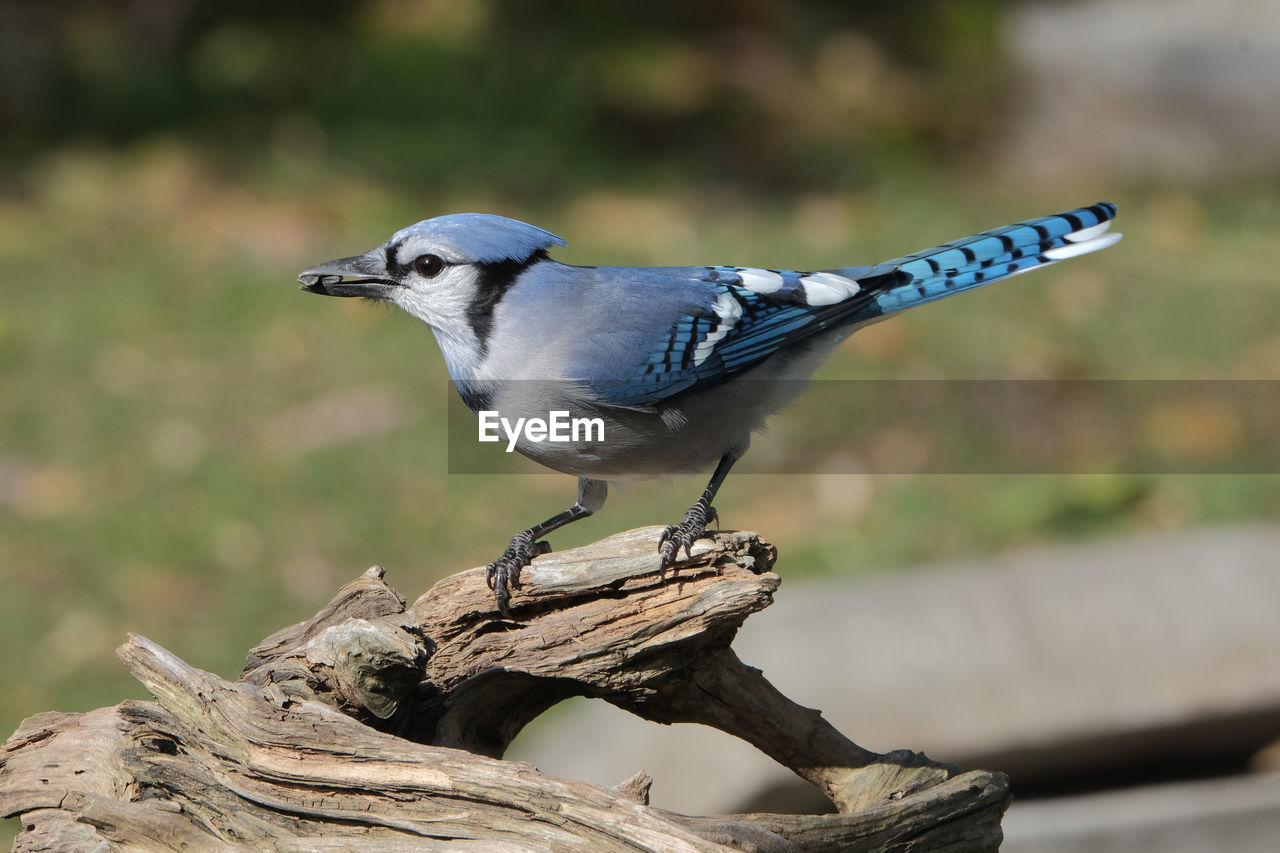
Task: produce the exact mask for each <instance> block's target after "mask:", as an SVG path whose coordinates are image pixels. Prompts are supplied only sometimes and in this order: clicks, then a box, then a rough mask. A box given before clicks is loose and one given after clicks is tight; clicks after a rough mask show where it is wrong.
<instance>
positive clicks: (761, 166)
mask: <svg viewBox="0 0 1280 853" xmlns="http://www.w3.org/2000/svg"><path fill="white" fill-rule="evenodd" d="M1022 6H1023V4H1017V3H1013V2H1000V0H982V2H972V3H965V4H956V3H945V2H941V1H940V0H936V2H919V3H905V4H880V3H870V2H811V3H807V4H803V5H802V6H801V5H798V4H797V5H795V6H793V5H792V4H787V3H783V2H777V1H776V0H774V1H773V2H771V0H740V2H730V1H729V0H715V2H706V3H698V4H691V3H682V2H646V3H615V4H595V3H586V2H554V3H542V4H531V3H518V2H514V0H511V1H510V2H504V0H465V2H457V1H456V0H450V1H449V2H446V0H429V1H428V2H413V1H412V0H378V2H370V3H355V2H316V0H312V2H307V3H302V2H294V0H286V2H278V3H273V4H259V3H250V2H243V1H242V2H216V3H215V2H212V0H164V1H163V2H162V0H155V2H147V0H111V2H103V0H97V2H88V0H85V1H84V2H65V3H60V4H56V8H55V4H40V3H36V2H30V3H23V2H17V3H14V2H9V3H4V4H0V13H2V14H3V26H2V27H0V70H2V71H3V80H2V83H0V122H2V123H3V128H4V132H3V135H2V136H0V151H2V153H3V158H4V159H3V162H4V163H5V168H4V169H3V171H2V173H0V269H2V270H3V282H4V283H3V285H2V287H3V291H2V292H3V299H2V300H0V588H2V589H3V594H2V595H0V642H2V643H3V646H4V648H5V650H6V654H5V655H4V656H3V658H2V659H0V684H3V685H4V690H2V691H0V731H2V732H4V733H6V734H7V733H8V732H9V731H11V730H12V729H13V728H14V727H16V726H17V724H18V722H19V721H20V720H21V719H22V718H24V717H26V716H28V715H30V714H33V713H36V712H38V711H43V710H48V709H53V708H56V709H60V710H82V709H89V708H93V707H96V706H100V705H109V704H114V703H115V702H117V701H119V700H120V699H122V698H125V697H127V696H140V695H142V693H141V690H140V688H139V687H138V686H137V685H136V684H135V683H134V682H133V681H132V680H131V679H130V678H129V677H128V676H127V674H126V673H125V672H124V670H123V668H122V667H121V666H120V665H119V664H118V662H117V661H116V660H115V658H114V656H113V648H114V647H115V646H116V645H117V644H118V643H120V642H121V641H122V640H123V637H124V634H125V632H126V631H137V632H140V633H143V634H145V635H146V636H148V637H150V638H152V639H154V640H156V641H158V642H159V643H161V644H163V645H164V646H166V647H168V648H170V649H172V650H174V651H175V652H176V653H178V654H179V655H181V656H182V657H184V658H185V659H186V660H188V661H190V662H192V663H193V664H195V665H198V666H201V667H204V668H207V669H210V670H213V671H216V672H218V673H221V674H223V675H226V676H234V675H235V674H236V673H237V672H238V671H239V667H240V664H241V662H242V660H243V657H244V653H245V651H246V650H247V649H248V648H249V647H250V646H252V645H253V644H254V643H255V642H257V641H258V640H259V639H260V638H262V637H263V636H265V635H267V634H269V633H271V632H272V631H274V630H276V629H277V628H280V627H282V626H284V625H286V624H289V623H292V622H295V621H298V620H301V619H304V618H307V617H308V616H310V615H311V614H312V613H313V612H314V611H315V610H316V609H317V608H318V607H319V606H320V605H322V604H323V603H324V602H325V601H327V600H328V598H329V597H330V596H331V594H332V593H333V592H334V591H335V590H336V588H337V587H338V586H339V585H340V584H342V583H343V582H345V581H346V580H349V579H351V578H353V577H355V576H356V575H358V574H359V573H360V572H362V571H363V570H364V569H365V568H366V567H367V566H368V565H370V564H372V563H380V564H382V565H384V566H386V567H387V569H388V571H389V580H390V582H391V583H392V584H393V585H394V586H395V587H397V588H398V589H399V590H401V592H403V593H404V594H405V595H406V596H408V597H409V598H413V597H415V596H416V595H418V594H419V593H420V592H422V591H423V590H425V589H426V588H427V587H428V586H429V585H430V584H431V583H432V582H433V581H434V580H435V579H436V578H438V577H441V576H443V575H445V574H449V573H452V572H455V571H458V570H461V569H464V568H467V567H471V566H474V565H479V564H483V563H485V562H487V561H488V560H490V559H492V558H493V557H494V556H496V555H497V553H499V552H500V550H501V549H502V547H503V546H504V545H505V543H506V541H507V539H508V537H509V536H510V535H511V534H512V533H513V532H515V531H516V530H517V529H520V528H523V527H525V526H527V525H528V524H531V523H533V522H535V521H537V520H540V519H542V518H543V517H545V516H547V515H549V514H550V513H552V512H554V511H556V510H559V509H561V508H562V507H563V506H564V505H566V502H567V501H568V500H569V499H571V497H572V492H573V481H572V479H571V478H568V477H563V476H555V475H548V476H528V475H514V474H513V475H510V476H493V477H479V476H473V477H463V476H449V475H448V474H447V470H446V469H447V461H446V459H445V455H444V448H445V434H444V429H445V417H444V411H445V407H446V401H447V393H448V389H447V385H446V377H445V373H444V370H443V366H442V363H441V360H440V357H439V355H438V353H437V350H436V347H435V344H434V341H433V340H432V338H431V336H430V335H429V334H428V332H427V330H426V329H425V328H424V327H422V326H421V325H420V324H418V323H417V322H416V321H413V320H411V319H410V318H408V317H406V316H404V315H400V314H397V313H394V312H392V311H390V310H383V309H380V308H378V307H374V306H370V305H366V304H363V303H361V302H359V301H356V300H326V299H319V298H316V297H313V296H310V295H306V294H302V293H300V292H299V291H298V290H297V287H296V284H295V281H294V278H295V276H296V274H297V272H298V271H299V270H300V269H302V268H304V267H306V266H308V265H310V264H312V263H314V262H316V261H319V260H322V259H327V258H330V257H336V256H341V255H349V254H354V253H357V252H360V251H363V250H365V249H367V248H369V247H371V246H373V245H375V244H377V243H378V242H381V241H382V240H383V239H384V238H385V237H387V236H388V235H389V234H390V233H391V232H392V231H394V230H396V229H398V228H400V227H402V226H404V225H406V224H409V223H411V222H414V221H417V220H419V219H424V218H427V217H429V216H434V215H438V214H441V213H446V212H454V211H462V210H478V211H487V212H494V213H501V214H505V215H509V216H514V217H517V218H521V219H525V220H528V221H531V222H533V223H536V224H538V225H541V226H543V227H545V228H548V229H550V230H552V231H555V232H556V233H559V234H561V235H563V236H564V237H565V238H566V239H568V240H569V242H570V246H569V247H568V248H567V249H563V250H557V253H556V255H557V257H558V258H560V259H561V260H565V261H568V262H576V263H620V264H627V263H634V264H662V265H666V264H700V263H732V264H738V265H757V266H773V267H778V266H782V267H793V268H799V269H815V268H823V267H830V266H836V265H844V264H852V263H865V262H875V261H878V260H882V259H884V258H888V257H893V256H896V255H899V254H903V253H906V252H910V251H915V250H917V249H921V248H925V247H927V246H931V245H934V244H937V243H940V242H944V241H946V240H949V239H953V238H955V237H959V236H962V235H964V234H968V233H972V232H974V231H978V230H982V229H985V228H989V227H994V226H997V225H1001V224H1005V223H1006V222H1012V221H1015V220H1018V219H1022V218H1026V217H1030V216H1036V215H1041V214H1046V213H1050V212H1055V211H1058V210H1062V209H1066V208H1070V207H1075V206H1077V205H1083V204H1089V203H1092V202H1095V201H1098V200H1102V199H1106V200H1110V201H1114V202H1116V203H1118V205H1119V209H1120V219H1119V226H1118V229H1119V230H1121V231H1123V232H1125V234H1126V239H1125V240H1124V242H1122V243H1121V244H1119V246H1117V247H1116V248H1114V249H1111V250H1109V251H1107V252H1104V253H1102V254H1099V255H1095V256H1091V257H1089V258H1088V259H1087V260H1083V261H1073V262H1071V263H1069V264H1065V265H1062V266H1058V267H1055V268H1054V269H1052V270H1050V271H1047V272H1041V273H1037V274H1036V275H1035V276H1033V277H1029V278H1020V279H1017V280H1016V282H1012V283H1010V284H1008V285H1002V286H1000V287H996V288H991V289H988V290H984V291H981V292H979V293H976V294H972V295H969V296H966V297H965V298H963V299H957V300H953V301H948V302H947V303H946V304H945V307H941V306H935V307H929V308H924V309H921V310H920V311H916V312H911V313H909V314H908V315H905V316H903V317H899V318H897V319H895V320H893V321H892V322H889V323H885V324H882V325H879V326H876V327H873V328H871V329H868V330H866V331H864V332H862V333H860V334H858V335H855V336H854V337H853V338H851V339H850V340H849V341H848V343H847V344H846V345H845V346H844V347H843V348H842V349H841V350H840V351H839V352H838V353H837V355H836V357H835V358H833V359H832V360H831V362H830V363H829V364H827V365H826V366H825V367H824V368H823V370H822V372H821V374H820V375H821V376H824V377H828V378H850V377H862V376H873V377H929V378H949V377H963V378H1006V377H1034V378H1053V377H1057V376H1063V377H1088V378H1125V379H1132V378H1171V377H1176V378H1194V377H1200V378H1212V377H1228V378H1276V377H1277V376H1278V375H1280V299H1277V291H1276V287H1275V284H1276V282H1275V270H1276V269H1280V203H1278V202H1277V198H1280V196H1278V195H1277V189H1278V188H1280V168H1277V165H1276V162H1275V161H1274V159H1272V160H1270V161H1269V160H1268V159H1267V158H1266V157H1265V156H1264V157H1262V158H1261V159H1258V158H1257V157H1252V158H1251V157H1243V156H1242V157H1241V158H1238V159H1236V158H1231V157H1223V156H1211V157H1210V159H1211V160H1212V161H1213V162H1212V163H1210V166H1211V168H1190V167H1185V168H1184V167H1182V166H1179V165H1178V162H1164V161H1161V162H1156V163H1151V162H1147V160H1148V159H1149V158H1145V157H1144V156H1143V151H1142V150H1141V149H1140V148H1139V149H1138V150H1136V151H1132V150H1130V151H1129V154H1131V155H1132V156H1131V157H1129V158H1128V159H1125V158H1115V157H1110V156H1108V155H1106V153H1105V152H1104V153H1103V154H1099V155H1097V156H1091V155H1090V154H1089V149H1087V148H1084V147H1072V146H1068V147H1069V148H1070V149H1071V150H1070V151H1068V154H1069V155H1070V156H1066V155H1063V156H1061V157H1060V156H1058V155H1056V154H1055V155H1052V156H1050V155H1047V154H1046V155H1045V156H1044V157H1038V156H1037V152H1038V151H1040V150H1042V148H1038V147H1037V145H1038V144H1039V143H1037V142H1035V139H1036V137H1035V135H1034V134H1035V131H1036V129H1037V127H1038V126H1040V125H1041V123H1042V122H1041V119H1040V118H1039V116H1042V115H1045V113H1044V112H1043V110H1045V109H1049V110H1053V109H1054V106H1055V105H1054V103H1053V102H1052V100H1051V99H1050V100H1037V97H1038V96H1037V92H1042V91H1043V88H1041V89H1037V88H1036V87H1037V86H1040V87H1043V86H1044V85H1045V81H1044V80H1043V79H1041V80H1039V81H1038V82H1037V79H1036V78H1035V75H1034V74H1031V73H1029V72H1027V71H1026V70H1025V69H1023V68H1022V67H1021V66H1020V64H1019V63H1022V62H1024V60H1023V59H1019V58H1018V54H1017V51H1016V49H1015V48H1016V43H1015V42H1014V41H1013V40H1012V39H1011V36H1010V27H1011V26H1012V23H1011V22H1012V21H1014V20H1015V16H1016V15H1017V14H1019V13H1020V10H1021V8H1022ZM1051 82H1052V81H1050V83H1051ZM1099 97H1102V94H1101V93H1100V95H1099ZM1070 106H1071V105H1070V103H1069V101H1064V102H1063V104H1062V105H1061V109H1070ZM1117 109H1118V112H1116V114H1115V116H1114V123H1112V122H1100V121H1094V120H1089V119H1086V118H1084V117H1081V118H1080V119H1079V124H1078V129H1079V130H1080V131H1081V132H1082V133H1085V134H1086V136H1088V137H1090V138H1091V137H1093V136H1099V137H1105V136H1107V135H1108V134H1117V133H1120V132H1121V130H1122V129H1124V128H1129V129H1130V130H1132V131H1133V132H1134V133H1135V134H1139V135H1138V136H1137V137H1136V138H1138V139H1140V138H1141V136H1140V131H1141V130H1142V129H1143V128H1142V123H1143V122H1144V121H1147V120H1148V119H1147V118H1145V117H1144V116H1142V115H1136V114H1133V113H1130V112H1126V111H1125V110H1123V109H1120V108H1117ZM1126 122H1127V123H1128V124H1126ZM1072 126H1073V127H1076V126H1077V125H1072ZM1028 140H1030V141H1028ZM1135 144H1136V143H1135ZM1126 150H1127V149H1126ZM827 417H829V418H832V419H839V418H846V417H847V418H855V417H857V413H856V412H830V413H827ZM778 424H779V425H778V426H777V427H776V429H778V430H779V431H783V432H788V431H789V432H792V433H794V432H795V431H797V430H802V429H803V428H804V424H803V423H800V424H796V423H791V422H788V421H786V420H785V418H782V419H779V422H778ZM1175 426H1176V428H1177V429H1179V430H1183V431H1185V432H1186V433H1187V435H1186V436H1185V438H1186V440H1187V441H1189V442H1192V443H1194V442H1197V441H1207V442H1209V443H1211V444H1212V443H1213V442H1215V441H1223V440H1225V441H1228V442H1229V441H1230V435H1229V434H1228V435H1227V436H1226V438H1225V439H1224V438H1223V437H1222V434H1221V429H1220V424H1219V423H1218V422H1216V421H1215V420H1214V419H1213V418H1208V419H1205V418H1196V417H1188V418H1184V419H1182V420H1179V421H1177V422H1176V424H1175ZM1228 433H1229V431H1228ZM767 441H768V438H767V437H765V438H762V439H759V440H758V442H757V443H758V444H760V445H765V444H766V443H767ZM701 485H702V481H701V479H700V478H691V479H689V480H687V481H685V480H681V481H677V482H676V483H674V484H673V483H643V484H636V485H632V486H629V487H627V488H625V489H623V490H621V491H615V493H614V494H613V496H612V497H611V500H610V502H609V504H608V506H607V507H606V508H605V510H604V511H603V512H602V513H601V514H599V515H598V516H596V517H595V518H592V519H589V520H587V521H584V522H582V523H580V524H577V525H574V526H573V527H571V528H569V529H567V530H566V531H564V532H563V533H560V534H556V535H555V536H554V537H553V540H552V541H553V543H554V544H555V545H556V546H557V548H564V547H567V546H571V545H574V544H580V543H583V542H586V541H590V540H593V539H595V538H598V537H600V536H603V535H606V534H608V533H610V532H614V531H617V530H621V529H624V528H628V527H632V526H637V525H641V524H650V523H664V522H669V521H672V520H674V519H677V518H678V517H679V516H680V514H681V513H682V512H683V511H684V509H685V508H686V507H687V505H688V504H689V502H690V501H691V500H692V498H693V497H694V496H695V495H696V494H697V492H698V491H699V490H700V489H701ZM718 505H719V508H720V511H721V517H722V518H723V519H724V520H725V523H726V524H727V525H729V526H732V527H740V528H749V529H758V530H760V531H762V532H763V533H764V534H765V535H766V536H767V537H768V538H769V539H771V540H772V541H774V542H775V543H777V544H778V546H779V548H780V551H781V561H780V563H779V569H780V571H781V573H782V574H783V576H784V578H795V577H799V576H803V575H806V574H815V573H821V572H840V573H849V572H867V571H890V570H893V571H896V570H900V569H905V568H907V567H910V566H912V565H913V564H919V563H922V562H927V561H931V560H938V559H942V558H947V557H953V556H959V555H981V554H987V553H992V552H995V551H998V550H1003V549H1009V548H1018V547H1027V546H1031V545H1035V544H1038V543H1042V542H1048V541H1055V540H1066V539H1074V538H1078V537H1099V536H1108V535H1119V534H1126V533H1130V532H1134V531H1147V530H1159V529H1171V528H1180V527H1186V526H1191V525H1199V524H1206V523H1213V522H1219V521H1225V520H1232V519H1254V518H1261V519H1271V520H1275V519H1277V518H1278V517H1280V480H1278V479H1277V477H1275V476H1270V475H1266V476H1263V475H1259V476H1235V477H1229V476H1194V477H1193V476H1185V477H1177V476H1156V475H1125V476H1120V475H1090V476H1054V477H1051V476H1021V477H993V476H932V477H912V476H808V477H801V476H796V477H783V476H768V477H766V476H763V475H760V476H748V477H741V478H731V479H730V481H729V484H728V486H727V487H726V488H725V490H724V492H723V493H722V497H721V499H720V500H719V502H718ZM784 594H785V592H784Z"/></svg>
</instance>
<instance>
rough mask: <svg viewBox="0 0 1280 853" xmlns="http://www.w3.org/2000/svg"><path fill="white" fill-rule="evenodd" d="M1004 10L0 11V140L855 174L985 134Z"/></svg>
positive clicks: (510, 5) (421, 7)
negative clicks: (158, 142)
mask: <svg viewBox="0 0 1280 853" xmlns="http://www.w3.org/2000/svg"><path fill="white" fill-rule="evenodd" d="M1004 5H1005V4H1004V2H1002V0H974V2H969V3H964V4H957V3H948V2H944V0H921V2H914V3H911V4H909V6H910V12H909V13H907V12H905V11H904V10H903V8H901V7H899V6H898V5H894V4H885V3H877V2H871V1H870V0H858V2H842V1H841V0H821V2H809V3H804V4H792V3H787V2H784V0H709V2H698V3H689V2H683V0H647V2H638V1H637V2H619V3H594V2H587V0H577V2H574V0H561V2H550V3H528V2H519V0H432V2H409V0H378V2H372V3H361V2H354V0H307V2H302V1H301V0H277V2H272V3H261V2H254V0H63V2H59V3H44V2H39V0H26V2H23V0H6V2H5V3H4V4H3V5H0V9H2V10H3V11H2V12H0V14H2V15H3V18H0V20H2V21H3V26H2V27H0V68H3V72H4V73H3V75H2V76H0V119H3V122H4V124H5V126H7V127H8V128H9V132H7V133H6V134H5V136H4V142H3V146H4V153H5V154H6V155H7V156H8V157H9V158H11V159H12V158H13V157H14V156H22V155H30V154H31V153H33V152H36V151H39V150H41V149H43V148H45V147H47V146H49V145H57V144H64V143H67V142H86V141H89V142H102V143H107V144H119V143H125V142H130V141H133V140H137V139H138V138H141V137H147V136H150V135H155V134H165V135H171V134H178V135H181V136H183V137H186V138H189V139H191V140H193V141H196V142H198V143H200V144H201V145H202V146H203V147H204V148H205V149H206V150H207V151H208V152H210V153H212V154H214V155H216V156H218V157H222V158H226V159H229V160H235V159H239V158H242V157H244V156H246V155H252V154H255V153H257V152H260V151H262V150H263V149H264V148H268V149H269V148H272V147H284V148H287V149H291V150H294V151H301V152H304V153H307V154H310V155H312V156H330V157H334V158H338V159H341V160H345V161H349V162H353V163H359V164H361V166H362V167H364V168H368V169H371V170H374V171H375V172H376V173H378V174H379V175H381V176H382V177H384V178H392V179H394V180H396V181H397V182H400V183H402V184H407V185H409V186H413V185H419V186H440V185H442V184H443V185H447V186H457V185H458V184H460V183H462V184H466V183H476V182H485V183H487V184H489V185H492V184H494V183H495V182H496V183H498V184H501V185H503V186H507V187H510V188H511V189H512V190H516V191H523V192H525V193H528V194H537V195H539V196H544V195H545V193H546V192H547V191H548V189H549V188H554V191H558V192H562V193H566V194H568V193H572V192H574V191H576V190H578V189H580V188H581V187H582V186H584V185H589V184H593V183H598V182H600V181H603V180H609V181H614V182H623V183H627V184H642V183H646V182H649V181H652V180H655V179H663V178H666V179H671V180H675V179H679V180H682V181H689V180H693V181H697V182H707V183H716V182H743V181H745V182H748V183H750V184H752V185H754V186H756V187H759V188H786V189H788V190H795V189H805V188H809V187H819V186H820V187H822V188H824V189H831V188H833V187H840V186H849V185H857V184H858V183H860V182H865V181H866V180H868V179H869V177H870V176H876V175H880V176H882V175H883V174H884V170H885V169H887V168H894V167H897V166H901V165H903V164H907V165H911V164H914V163H916V162H917V161H919V160H921V159H934V158H937V157H939V156H944V155H946V156H949V155H954V154H956V153H961V152H965V151H968V150H971V149H974V148H976V147H981V146H982V145H983V143H984V141H985V140H987V138H988V136H987V134H988V133H989V132H990V129H991V128H992V126H993V121H992V120H993V118H994V116H995V115H996V113H997V111H998V110H999V108H1000V105H1001V103H1002V100H1001V97H1000V92H999V89H998V86H999V82H1000V80H1001V70H1002V69H1001V56H1002V53H1001V51H999V50H998V49H996V43H995V40H996V31H997V24H998V21H999V12H1000V10H1001V8H1002V7H1003V6H1004Z"/></svg>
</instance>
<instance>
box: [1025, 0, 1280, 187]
mask: <svg viewBox="0 0 1280 853" xmlns="http://www.w3.org/2000/svg"><path fill="white" fill-rule="evenodd" d="M1005 43H1006V45H1007V46H1008V49H1009V51H1010V54H1011V59H1012V64H1013V69H1012V70H1013V73H1012V74H1010V75H1009V79H1010V81H1011V82H1010V85H1011V86H1013V87H1014V90H1015V91H1014V94H1013V96H1012V99H1011V101H1010V103H1013V104H1016V105H1017V108H1016V109H1014V110H1012V111H1011V116H1012V123H1011V125H1010V127H1009V128H1008V132H1007V134H1006V137H1005V138H1006V139H1007V140H1008V150H1007V153H1008V155H1009V157H1010V159H1011V160H1012V161H1013V162H1014V163H1015V165H1017V166H1019V167H1021V168H1027V169H1031V170H1033V171H1039V172H1045V173H1056V174H1057V175H1058V176H1060V177H1069V176H1076V177H1078V176H1079V175H1080V174H1081V173H1085V174H1087V173H1089V172H1094V171H1104V172H1110V173H1121V174H1125V175H1129V176H1166V177H1178V178H1186V177H1199V178H1207V177H1213V176H1214V175H1217V174H1220V173H1236V172H1242V171H1243V172H1249V171H1262V172H1268V171H1274V170H1275V169H1276V168H1277V167H1278V166H1280V110H1277V109H1276V92H1278V91H1280V5H1277V4H1276V3H1275V2H1273V0H1223V2H1219V3H1199V2H1196V0H1123V2H1116V0H1105V2H1104V0H1092V2H1083V3H1019V4H1015V5H1014V6H1012V7H1011V9H1010V15H1009V19H1008V22H1007V29H1006V37H1005Z"/></svg>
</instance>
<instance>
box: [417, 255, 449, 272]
mask: <svg viewBox="0 0 1280 853" xmlns="http://www.w3.org/2000/svg"><path fill="white" fill-rule="evenodd" d="M443 269H444V258H442V257H440V256H439V255H418V257H416V258H414V259H413V271H414V272H416V273H417V274H418V275H420V276H422V277H423V278H435V277H436V276H438V275H440V271H441V270H443Z"/></svg>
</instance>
